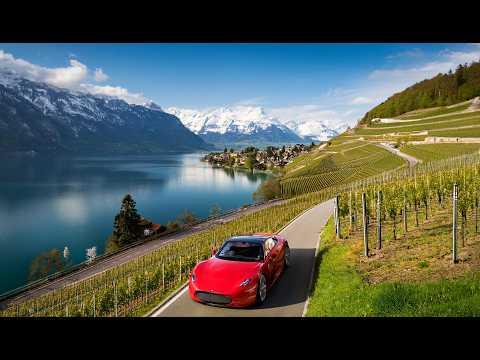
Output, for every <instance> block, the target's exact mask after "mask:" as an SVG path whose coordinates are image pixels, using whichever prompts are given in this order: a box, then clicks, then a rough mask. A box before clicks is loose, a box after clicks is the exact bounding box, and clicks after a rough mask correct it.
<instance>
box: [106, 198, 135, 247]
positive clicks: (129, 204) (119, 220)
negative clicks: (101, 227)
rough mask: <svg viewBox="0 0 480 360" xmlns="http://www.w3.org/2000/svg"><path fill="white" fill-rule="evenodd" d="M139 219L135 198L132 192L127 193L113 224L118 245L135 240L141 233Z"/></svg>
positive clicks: (114, 238) (114, 239)
mask: <svg viewBox="0 0 480 360" xmlns="http://www.w3.org/2000/svg"><path fill="white" fill-rule="evenodd" d="M139 220H140V215H139V214H138V213H137V209H136V203H135V200H133V198H132V196H131V195H130V194H127V195H125V197H124V198H123V200H122V206H121V208H120V212H119V213H118V214H117V215H116V216H115V221H114V225H113V235H114V237H113V241H114V242H116V243H117V246H118V247H122V246H125V245H127V244H129V243H132V242H134V241H135V240H136V239H137V238H138V237H139V236H140V235H141V232H142V229H141V228H140V226H139V225H138V222H139Z"/></svg>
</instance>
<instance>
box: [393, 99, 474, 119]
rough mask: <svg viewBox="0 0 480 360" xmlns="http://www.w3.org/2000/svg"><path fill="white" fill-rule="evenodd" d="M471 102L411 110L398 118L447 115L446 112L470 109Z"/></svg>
mask: <svg viewBox="0 0 480 360" xmlns="http://www.w3.org/2000/svg"><path fill="white" fill-rule="evenodd" d="M470 104H471V102H468V103H467V104H461V105H456V106H449V107H446V106H445V107H441V108H434V109H430V110H424V111H411V112H409V113H405V114H403V115H401V116H399V117H398V118H399V119H405V120H413V119H421V118H424V117H427V116H438V115H445V114H450V113H453V112H457V111H463V110H466V109H468V107H469V106H470Z"/></svg>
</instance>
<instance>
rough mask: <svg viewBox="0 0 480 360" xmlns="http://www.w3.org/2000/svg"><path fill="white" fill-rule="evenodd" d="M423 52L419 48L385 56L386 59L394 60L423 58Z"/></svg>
mask: <svg viewBox="0 0 480 360" xmlns="http://www.w3.org/2000/svg"><path fill="white" fill-rule="evenodd" d="M423 55H424V53H423V50H422V49H420V48H415V49H412V50H406V51H402V52H399V53H396V54H391V55H388V56H386V59H395V58H402V57H420V56H423Z"/></svg>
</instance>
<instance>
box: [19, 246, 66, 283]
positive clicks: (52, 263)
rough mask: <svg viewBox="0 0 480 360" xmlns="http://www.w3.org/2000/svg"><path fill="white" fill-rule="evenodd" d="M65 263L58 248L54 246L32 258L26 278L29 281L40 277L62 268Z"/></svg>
mask: <svg viewBox="0 0 480 360" xmlns="http://www.w3.org/2000/svg"><path fill="white" fill-rule="evenodd" d="M65 265H66V262H65V259H64V258H63V254H62V252H61V251H60V250H58V249H55V248H54V249H51V250H48V251H45V252H43V253H41V254H40V255H38V256H37V257H35V258H34V259H33V260H32V263H31V264H30V272H29V276H28V278H29V280H30V281H33V280H37V279H40V278H42V277H45V276H47V275H50V274H54V273H56V272H58V271H61V270H63V269H64V268H65Z"/></svg>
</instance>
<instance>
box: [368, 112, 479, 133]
mask: <svg viewBox="0 0 480 360" xmlns="http://www.w3.org/2000/svg"><path fill="white" fill-rule="evenodd" d="M479 116H480V111H474V112H469V113H462V114H454V115H450V116H443V117H441V118H433V119H422V120H415V121H402V122H396V123H376V124H373V125H370V126H369V128H370V129H378V128H387V127H410V126H411V125H412V126H413V125H415V126H418V125H431V124H444V123H449V122H454V121H456V120H462V119H465V120H467V119H470V118H474V117H479ZM445 127H447V126H446V125H445Z"/></svg>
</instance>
